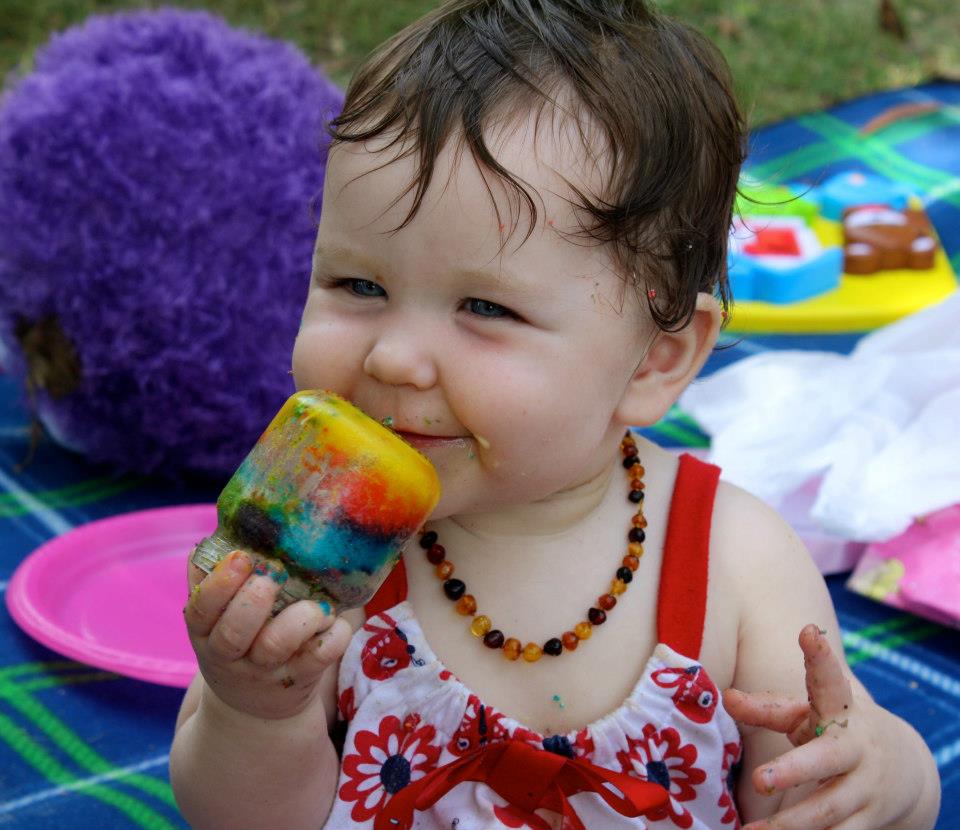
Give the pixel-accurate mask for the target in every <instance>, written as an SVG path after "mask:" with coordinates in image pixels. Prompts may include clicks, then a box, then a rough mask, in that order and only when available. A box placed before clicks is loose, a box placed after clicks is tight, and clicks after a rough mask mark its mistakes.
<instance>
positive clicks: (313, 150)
mask: <svg viewBox="0 0 960 830" xmlns="http://www.w3.org/2000/svg"><path fill="white" fill-rule="evenodd" d="M342 103H343V97H342V93H341V92H340V91H339V90H338V89H337V88H336V87H335V86H333V84H332V83H330V82H329V81H328V80H326V79H325V78H324V77H323V76H322V75H321V74H320V73H319V72H318V71H317V70H316V69H315V68H313V67H312V66H311V65H310V63H309V62H308V60H307V59H306V58H305V57H304V56H303V54H302V53H300V52H299V51H298V50H297V49H295V48H294V47H293V46H291V45H289V44H286V43H282V42H278V41H275V40H270V39H268V38H266V37H263V36H259V35H256V34H253V33H249V32H243V31H238V30H236V29H233V28H231V27H229V26H228V25H227V24H226V23H225V22H224V21H222V20H220V19H219V18H216V17H214V16H212V15H209V14H206V13H201V12H186V11H176V10H162V11H155V12H136V13H126V14H117V15H110V16H103V17H93V18H91V19H89V20H88V21H87V22H86V23H85V24H83V25H82V26H79V27H76V28H74V29H71V30H69V31H67V32H65V33H64V34H62V35H58V36H55V37H54V38H53V39H52V40H51V42H50V43H49V44H48V45H47V46H46V47H45V48H44V49H43V50H41V51H40V52H39V53H38V55H37V60H36V68H35V69H34V70H33V71H32V72H31V73H30V74H29V75H27V76H25V77H23V78H22V79H20V80H19V81H17V82H16V83H14V84H12V85H11V87H10V88H9V89H8V90H7V92H6V93H5V95H4V97H3V99H2V100H0V363H2V365H3V367H4V369H5V370H6V371H7V372H9V373H11V374H12V375H13V376H14V377H16V378H17V379H19V380H20V381H21V382H23V385H24V389H25V390H28V391H29V396H28V397H29V398H30V400H31V404H32V406H33V407H34V409H35V411H36V412H37V414H38V417H39V418H40V420H41V421H42V422H43V423H44V425H45V426H46V427H47V429H48V431H49V432H50V433H51V434H52V435H53V436H54V437H55V438H56V439H57V440H58V441H60V442H61V443H63V444H64V445H66V446H69V447H72V448H73V449H76V450H78V451H81V452H83V453H85V454H87V455H88V456H89V457H90V458H91V459H92V460H94V461H97V462H105V463H108V464H110V465H112V466H113V467H114V468H116V469H119V470H124V471H140V472H160V473H166V474H171V475H179V474H180V473H181V472H183V471H192V472H197V473H201V474H208V475H212V476H216V477H219V476H222V475H225V474H228V473H230V472H231V471H232V470H233V469H234V468H235V467H236V466H237V464H238V463H239V462H240V461H241V460H242V458H243V456H244V455H245V454H246V452H247V451H248V450H249V449H250V447H251V446H252V444H253V442H254V441H255V440H256V439H257V437H258V436H259V435H260V433H261V432H262V430H263V428H264V427H265V425H266V424H267V422H268V421H269V420H270V418H271V417H272V416H273V415H274V413H275V412H276V410H277V409H278V408H279V407H280V406H281V404H282V403H283V401H284V400H285V399H286V397H287V396H288V395H289V394H290V393H291V392H292V391H293V383H292V380H291V378H290V375H289V368H290V353H291V349H292V346H293V341H294V338H295V336H296V333H297V327H298V323H299V319H300V311H301V308H302V304H303V301H304V299H305V297H306V292H307V288H308V283H309V271H310V257H311V250H312V245H313V237H314V234H315V230H316V220H315V217H316V209H317V207H318V205H319V196H320V194H321V190H322V186H323V174H324V167H325V163H326V151H327V147H328V139H327V138H326V134H325V129H324V125H325V122H326V121H327V120H328V119H329V118H331V117H332V116H334V115H336V114H337V113H338V112H339V111H340V108H341V106H342Z"/></svg>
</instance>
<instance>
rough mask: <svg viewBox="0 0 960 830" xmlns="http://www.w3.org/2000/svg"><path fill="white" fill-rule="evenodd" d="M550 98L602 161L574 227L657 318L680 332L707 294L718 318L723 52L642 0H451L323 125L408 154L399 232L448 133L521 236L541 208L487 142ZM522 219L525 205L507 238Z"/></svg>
mask: <svg viewBox="0 0 960 830" xmlns="http://www.w3.org/2000/svg"><path fill="white" fill-rule="evenodd" d="M561 98H562V99H563V103H560V100H559V99H561ZM571 103H572V106H571ZM547 105H550V106H551V109H552V112H554V113H555V112H557V111H558V110H559V111H560V112H561V113H563V112H565V113H568V114H571V115H572V116H573V117H575V119H576V125H577V128H578V129H579V131H580V136H581V137H582V138H583V140H584V150H585V153H586V154H587V157H588V158H592V159H593V160H594V161H595V162H602V165H601V167H602V170H603V171H604V181H603V186H602V188H601V192H600V193H598V194H587V193H584V192H582V191H581V190H580V189H577V188H576V187H575V186H573V185H572V184H571V185H570V186H571V188H572V192H573V194H574V197H575V199H573V200H571V201H572V203H573V204H574V205H576V206H577V207H578V208H579V215H580V217H581V219H580V225H581V231H580V233H581V234H582V235H583V236H584V237H585V238H587V239H589V240H594V241H595V242H597V243H601V244H610V245H611V246H612V252H613V256H614V261H615V262H616V264H617V267H618V268H620V269H621V270H622V274H623V275H624V277H625V279H627V280H628V281H629V282H630V283H632V284H633V285H634V286H635V287H636V288H637V289H642V290H643V292H644V294H645V296H646V297H647V299H648V302H649V303H650V311H651V315H652V317H653V319H654V321H655V323H656V324H657V325H658V326H659V327H660V328H661V329H664V330H676V329H679V328H682V327H683V326H685V325H686V324H687V323H688V322H689V320H690V318H691V316H692V314H693V310H694V304H695V301H696V295H697V293H698V292H700V291H707V292H712V293H714V294H715V295H716V296H717V297H718V298H719V299H720V301H721V303H722V304H723V307H724V309H726V308H727V305H728V302H729V300H730V297H729V285H728V282H727V273H726V272H727V268H726V250H727V235H728V232H729V227H730V220H731V213H732V210H733V201H734V197H735V195H736V188H737V179H738V176H739V171H740V165H741V163H742V161H743V159H744V156H745V148H746V125H745V123H744V119H743V116H742V115H741V113H740V110H739V108H738V106H737V102H736V99H735V97H734V94H733V91H732V83H731V78H730V72H729V68H728V67H727V64H726V62H725V60H724V59H723V57H722V56H721V55H720V53H719V51H718V50H717V49H716V48H715V47H714V46H713V45H712V44H711V43H710V42H709V41H708V40H707V39H706V38H704V37H703V36H702V35H700V34H699V33H697V32H696V31H694V30H693V29H691V28H689V27H687V26H685V25H683V24H681V23H679V22H677V21H675V20H672V19H670V18H668V17H665V16H663V15H661V14H659V13H658V12H657V11H656V10H655V9H653V8H652V7H651V6H650V5H649V4H648V3H646V2H644V0H450V1H449V2H446V3H443V4H442V5H441V6H440V7H439V8H437V9H436V10H435V11H433V12H431V13H429V14H427V15H426V16H424V17H423V18H421V19H420V20H418V21H417V22H415V23H413V24H412V25H410V26H408V27H407V28H406V29H403V30H402V31H401V32H399V33H398V34H397V35H395V36H394V37H393V38H391V39H390V40H388V41H387V42H386V43H384V44H383V46H381V47H380V48H379V49H378V50H376V51H375V52H374V53H373V54H372V55H371V56H370V57H369V58H368V59H367V61H366V62H365V64H364V65H363V66H362V67H361V69H360V70H359V72H358V73H357V74H356V75H355V77H354V78H353V80H352V82H351V84H350V86H349V88H348V90H347V94H346V101H345V104H344V108H343V111H342V112H341V114H340V115H339V117H337V118H336V119H334V120H333V121H332V122H331V123H330V125H329V131H330V134H331V135H332V137H333V139H334V140H335V141H337V142H362V141H366V140H368V139H371V138H377V137H383V138H387V139H388V140H389V143H388V145H387V146H388V147H394V146H396V147H397V148H398V149H399V150H400V151H401V152H400V153H399V155H400V156H401V157H403V156H409V155H412V154H416V155H417V157H418V164H417V169H416V174H415V177H414V179H413V181H411V182H410V185H409V187H408V188H407V189H406V190H405V191H404V193H403V194H401V196H400V197H398V200H397V201H399V199H400V198H402V197H403V196H404V195H406V194H408V193H410V192H413V194H414V199H413V205H412V207H411V209H410V211H409V213H408V214H407V216H406V218H405V219H404V221H403V222H402V223H401V224H400V225H399V226H398V228H397V230H399V229H400V228H402V227H404V226H405V225H406V224H407V223H409V222H410V221H411V220H412V219H413V217H414V216H415V215H416V213H417V211H418V209H419V208H420V205H421V203H422V201H423V198H424V195H425V193H426V191H427V188H428V187H429V185H430V182H431V180H432V177H433V172H434V166H435V162H436V159H437V156H438V155H439V153H440V151H441V150H442V149H443V148H444V146H445V144H446V142H447V141H448V140H449V139H450V138H451V137H453V138H455V140H456V141H457V142H458V143H459V144H460V145H466V147H467V148H468V149H469V151H470V153H471V154H472V156H473V158H474V160H475V161H476V163H477V164H478V165H479V169H480V170H481V172H483V171H484V170H487V171H489V172H490V173H492V174H494V175H496V176H498V177H500V179H501V180H502V181H503V182H504V183H505V184H506V185H507V187H508V189H509V190H510V191H512V192H513V193H515V195H516V196H517V205H518V206H519V205H525V206H526V208H527V210H528V213H529V222H530V224H529V230H528V231H527V237H528V236H529V235H530V233H532V231H533V228H534V227H535V226H536V222H537V208H536V204H535V201H534V199H533V197H532V196H531V193H530V191H529V190H528V189H527V187H526V186H525V183H524V182H523V181H522V180H520V179H518V178H517V177H516V176H514V175H513V174H512V173H511V172H510V171H509V170H507V169H506V168H504V167H503V166H502V165H501V164H500V163H498V161H497V159H496V158H495V157H494V155H493V153H492V152H491V150H490V148H489V146H488V144H487V142H486V140H485V137H484V133H485V130H487V128H488V127H490V126H491V124H493V123H494V121H498V120H500V119H502V118H503V117H504V116H507V117H510V116H516V115H517V114H519V113H520V112H522V111H523V110H524V109H527V110H528V111H529V110H530V109H535V110H537V111H538V113H542V112H543V111H544V109H545V108H546V107H547ZM538 117H539V115H538ZM597 135H599V137H600V138H601V142H600V144H599V146H598V142H597V139H596V136H597ZM489 189H490V188H489V184H488V190H489ZM491 193H492V191H491ZM518 221H519V210H518V211H517V216H516V217H514V222H513V229H514V230H515V229H516V226H517V223H518ZM527 237H524V238H527ZM651 288H652V289H654V291H653V292H650V291H649V289H651Z"/></svg>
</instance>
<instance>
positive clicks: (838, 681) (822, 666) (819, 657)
mask: <svg viewBox="0 0 960 830" xmlns="http://www.w3.org/2000/svg"><path fill="white" fill-rule="evenodd" d="M800 648H801V649H802V650H803V658H804V659H803V662H804V666H805V668H806V670H807V694H808V695H809V697H810V705H811V706H812V707H813V710H814V712H815V713H816V714H817V715H818V716H819V718H820V719H823V718H840V717H843V716H844V713H845V712H846V711H847V710H849V708H850V705H851V704H852V703H853V692H852V691H851V690H850V681H849V680H847V677H846V675H845V674H844V672H843V668H842V667H841V665H840V659H839V658H838V657H837V655H836V654H834V653H833V649H832V648H830V642H829V641H828V640H827V638H826V637H824V636H823V634H822V633H821V631H820V629H819V628H817V627H816V626H815V625H808V626H806V627H805V628H804V629H803V631H801V632H800Z"/></svg>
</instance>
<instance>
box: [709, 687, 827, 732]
mask: <svg viewBox="0 0 960 830" xmlns="http://www.w3.org/2000/svg"><path fill="white" fill-rule="evenodd" d="M723 706H724V708H725V709H726V710H727V712H728V713H729V714H730V716H731V717H732V718H734V719H735V720H737V721H739V722H740V723H744V724H747V725H749V726H761V727H763V728H764V729H772V730H773V731H774V732H782V733H784V734H790V733H791V732H793V731H794V730H796V729H798V728H799V727H800V726H801V725H802V724H803V723H804V722H806V720H807V717H808V716H809V714H810V706H809V704H807V703H805V702H804V701H802V700H797V699H796V698H793V697H789V696H788V695H782V694H777V693H776V692H751V693H747V692H741V691H740V690H739V689H727V690H726V691H725V692H724V693H723Z"/></svg>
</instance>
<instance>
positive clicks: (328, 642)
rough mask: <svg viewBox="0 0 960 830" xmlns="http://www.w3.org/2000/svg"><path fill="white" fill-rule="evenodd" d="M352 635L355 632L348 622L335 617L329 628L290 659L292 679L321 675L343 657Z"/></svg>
mask: <svg viewBox="0 0 960 830" xmlns="http://www.w3.org/2000/svg"><path fill="white" fill-rule="evenodd" d="M352 634H353V630H352V629H351V628H350V624H349V623H348V622H347V621H346V620H344V619H342V618H340V617H334V618H333V624H332V625H331V626H330V627H329V628H327V629H326V630H325V631H321V632H320V633H319V634H316V635H315V636H313V637H311V638H310V639H309V640H308V641H307V642H306V643H304V644H303V646H302V647H301V648H300V650H299V651H298V652H297V653H296V654H294V656H293V657H292V658H291V659H290V662H289V664H288V666H289V668H290V675H291V677H293V678H297V677H304V678H313V677H316V676H317V675H319V674H321V673H322V672H323V670H324V669H326V668H327V667H328V666H330V665H332V664H333V663H336V662H337V661H338V660H339V659H340V658H341V657H343V653H344V652H345V651H346V650H347V646H348V645H349V643H350V637H351V636H352Z"/></svg>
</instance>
